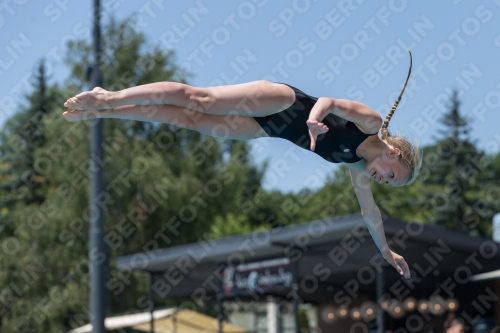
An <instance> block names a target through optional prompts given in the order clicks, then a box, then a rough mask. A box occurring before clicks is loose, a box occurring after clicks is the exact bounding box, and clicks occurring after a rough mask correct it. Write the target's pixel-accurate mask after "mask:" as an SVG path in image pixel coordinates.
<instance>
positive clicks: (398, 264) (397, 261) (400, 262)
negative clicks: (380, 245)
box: [385, 250, 411, 279]
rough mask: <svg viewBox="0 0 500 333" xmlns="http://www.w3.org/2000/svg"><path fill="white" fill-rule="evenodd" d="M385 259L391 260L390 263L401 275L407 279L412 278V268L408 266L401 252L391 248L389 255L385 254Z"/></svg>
mask: <svg viewBox="0 0 500 333" xmlns="http://www.w3.org/2000/svg"><path fill="white" fill-rule="evenodd" d="M385 259H386V260H387V261H388V262H389V264H391V265H392V266H394V268H395V269H396V270H397V271H398V273H399V274H400V275H403V276H404V277H405V278H407V279H409V278H411V273H410V268H409V267H408V264H407V263H406V261H405V259H404V258H403V257H401V256H400V255H399V254H397V253H395V252H392V251H390V250H389V255H387V256H385Z"/></svg>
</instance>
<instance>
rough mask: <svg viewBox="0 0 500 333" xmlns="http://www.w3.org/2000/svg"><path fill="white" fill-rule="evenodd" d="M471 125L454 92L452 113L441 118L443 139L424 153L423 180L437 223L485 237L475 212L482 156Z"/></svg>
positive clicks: (450, 110)
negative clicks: (424, 171)
mask: <svg viewBox="0 0 500 333" xmlns="http://www.w3.org/2000/svg"><path fill="white" fill-rule="evenodd" d="M470 122H471V120H470V119H468V118H466V117H464V116H463V115H462V114H461V112H460V100H459V98H458V93H457V92H456V91H454V92H453V94H452V95H451V97H450V103H449V110H448V111H447V112H446V113H445V114H443V116H442V118H441V124H442V126H443V127H444V128H443V130H441V131H440V135H441V139H440V140H439V141H438V142H437V144H436V145H434V146H430V147H427V148H426V149H425V151H424V156H426V158H425V162H424V165H423V169H424V170H426V171H427V172H426V177H425V179H424V180H423V181H424V183H425V184H426V185H428V186H429V188H428V192H427V200H428V202H430V204H431V206H432V208H433V211H434V219H433V221H432V222H433V223H434V224H436V225H441V226H444V227H446V228H449V229H453V230H460V231H463V232H470V233H479V234H484V233H485V230H483V229H482V228H480V227H478V226H479V224H478V222H479V220H478V216H477V214H476V212H475V209H474V203H475V201H476V200H475V198H476V197H477V195H478V190H479V189H478V187H479V184H478V179H477V175H478V172H479V169H478V164H477V162H478V161H479V160H480V159H481V157H482V153H481V152H480V151H479V150H478V149H477V148H476V146H475V145H474V143H473V142H472V141H471V138H470V131H471V126H470Z"/></svg>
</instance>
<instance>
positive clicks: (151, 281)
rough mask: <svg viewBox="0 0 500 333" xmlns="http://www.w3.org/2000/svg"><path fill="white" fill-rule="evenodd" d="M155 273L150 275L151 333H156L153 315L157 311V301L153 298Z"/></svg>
mask: <svg viewBox="0 0 500 333" xmlns="http://www.w3.org/2000/svg"><path fill="white" fill-rule="evenodd" d="M153 282H154V281H153V273H149V314H150V315H151V321H150V324H149V325H150V329H149V331H150V333H154V332H155V320H154V318H153V313H154V311H155V300H154V298H153V297H154V296H153Z"/></svg>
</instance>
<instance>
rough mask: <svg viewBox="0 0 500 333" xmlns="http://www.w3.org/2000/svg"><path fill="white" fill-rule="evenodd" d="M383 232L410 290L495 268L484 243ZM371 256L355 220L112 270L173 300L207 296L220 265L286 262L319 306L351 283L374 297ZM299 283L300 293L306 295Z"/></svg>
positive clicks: (392, 228)
mask: <svg viewBox="0 0 500 333" xmlns="http://www.w3.org/2000/svg"><path fill="white" fill-rule="evenodd" d="M384 229H385V234H386V238H387V240H388V242H389V245H390V247H391V249H392V250H393V251H394V252H396V253H398V254H400V255H402V256H404V258H405V260H406V262H407V263H408V264H409V266H410V268H411V270H412V274H413V279H412V281H413V284H411V285H413V286H415V285H416V284H418V283H420V286H421V287H422V288H423V286H424V285H425V283H428V284H429V285H432V286H435V285H436V283H437V282H438V281H441V282H442V281H444V280H446V278H447V277H448V276H451V277H453V278H454V279H456V278H458V279H459V280H460V281H459V282H463V281H462V279H469V278H470V277H469V275H470V274H478V273H484V272H489V271H491V270H493V269H498V268H499V265H498V259H499V258H500V254H499V251H498V244H497V243H495V242H493V241H492V240H491V239H487V238H481V237H471V236H469V235H467V234H464V233H459V232H455V231H450V230H447V229H442V228H437V227H432V226H429V225H421V224H417V223H407V222H403V221H399V220H396V219H392V218H386V219H384ZM379 253H380V251H379V250H378V248H377V247H376V245H375V243H374V242H373V240H372V238H371V236H370V234H369V233H368V231H367V229H366V226H365V223H364V221H363V219H362V216H361V214H355V215H350V216H345V217H341V218H334V219H330V220H319V221H313V222H310V223H306V224H299V225H294V226H289V227H282V228H275V229H272V230H270V231H262V232H256V233H252V234H246V235H239V236H234V237H228V238H223V239H219V240H202V241H199V242H197V243H192V244H187V245H182V246H176V247H171V248H166V249H162V250H157V251H152V252H145V253H137V254H134V255H129V256H125V257H120V258H118V259H117V267H118V269H120V270H134V271H143V272H149V273H156V275H157V276H158V277H160V278H162V279H163V280H164V281H165V282H166V283H167V284H169V285H170V287H169V288H168V290H166V291H165V293H164V294H163V295H159V296H160V297H168V298H176V297H186V296H189V295H191V294H192V293H193V292H194V291H196V290H198V291H199V290H200V288H202V289H204V290H205V291H206V293H207V294H213V293H214V283H215V282H214V281H215V280H214V277H215V276H217V272H219V271H218V267H220V264H228V263H231V264H239V263H243V262H245V263H248V262H253V261H260V260H265V259H271V258H280V257H290V258H292V260H293V261H294V262H295V261H296V262H297V268H298V276H299V280H302V279H303V280H304V281H306V282H307V283H312V285H311V286H313V285H314V284H317V288H314V289H315V291H314V292H312V293H309V292H303V291H302V293H301V292H299V294H300V295H301V296H302V297H303V298H304V299H305V300H307V301H310V302H319V301H322V300H323V299H325V298H331V293H334V292H336V291H337V290H339V289H342V288H345V285H346V283H348V281H350V280H352V279H354V280H358V282H359V281H361V282H366V283H358V284H359V292H368V293H374V290H375V288H374V281H373V279H372V278H373V273H374V272H375V264H374V262H375V261H374V257H375V256H376V255H378V254H379ZM384 264H385V261H384ZM457 270H458V271H457ZM327 272H328V273H327ZM424 277H425V279H423V278H424ZM398 279H400V276H399V275H398V274H397V272H396V271H395V270H394V269H393V268H392V267H387V266H386V267H385V269H384V281H385V283H386V285H387V284H394V283H395V282H396V281H397V280H398ZM309 280H310V281H309ZM422 281H423V282H422ZM306 282H305V284H304V285H303V286H302V287H305V289H308V287H307V283H306ZM403 282H404V281H403ZM461 284H463V283H461ZM406 286H407V287H408V285H406ZM311 288H312V287H311ZM412 288H413V289H415V288H417V289H418V287H412ZM311 290H312V289H311ZM284 294H286V293H284Z"/></svg>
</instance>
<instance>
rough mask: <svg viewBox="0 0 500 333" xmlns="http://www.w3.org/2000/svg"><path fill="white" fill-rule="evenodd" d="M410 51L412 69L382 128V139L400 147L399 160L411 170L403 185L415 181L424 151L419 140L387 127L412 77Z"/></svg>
mask: <svg viewBox="0 0 500 333" xmlns="http://www.w3.org/2000/svg"><path fill="white" fill-rule="evenodd" d="M408 52H409V53H410V69H409V70H408V76H407V78H406V81H405V84H404V86H403V89H402V90H401V93H400V94H399V97H398V98H397V99H396V101H395V102H394V105H393V106H392V108H391V110H390V111H389V113H388V114H387V117H385V120H384V123H383V124H382V129H381V133H382V140H383V141H385V142H386V143H388V144H389V145H391V146H393V147H394V148H398V149H399V150H400V152H401V154H400V155H399V161H400V162H401V163H402V164H403V165H404V166H405V167H406V168H407V169H408V171H410V178H409V180H408V181H407V182H406V183H404V184H403V186H404V185H410V184H411V183H413V182H414V181H415V179H416V178H417V175H418V172H419V171H420V166H421V165H422V152H421V151H420V150H419V147H418V142H417V141H416V140H415V141H414V142H411V141H410V140H409V139H407V138H405V137H404V136H396V135H392V134H391V133H389V130H388V129H387V127H388V126H389V121H390V120H391V118H392V116H393V114H394V112H395V111H396V108H397V107H398V104H399V102H400V101H401V97H402V96H403V93H404V91H405V88H406V85H407V84H408V80H409V79H410V74H411V66H412V56H411V52H410V51H408Z"/></svg>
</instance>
